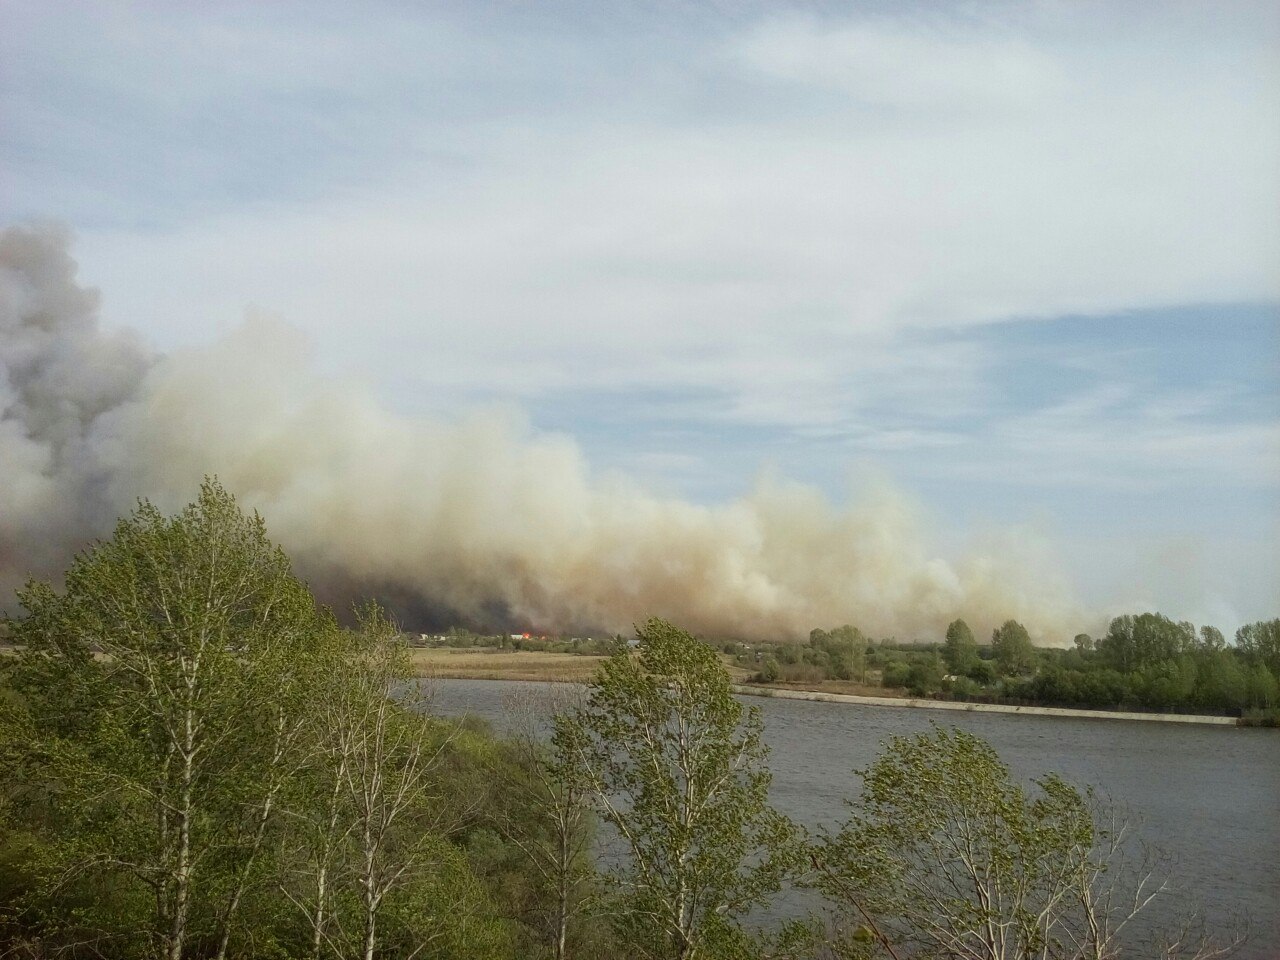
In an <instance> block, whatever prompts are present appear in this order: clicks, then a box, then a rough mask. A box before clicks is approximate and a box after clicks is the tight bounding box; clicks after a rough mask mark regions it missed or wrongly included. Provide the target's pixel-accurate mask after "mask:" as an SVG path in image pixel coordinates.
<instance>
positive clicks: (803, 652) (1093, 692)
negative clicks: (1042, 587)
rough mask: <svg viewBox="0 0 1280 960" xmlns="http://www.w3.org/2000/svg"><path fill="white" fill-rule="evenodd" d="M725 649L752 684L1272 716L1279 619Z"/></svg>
mask: <svg viewBox="0 0 1280 960" xmlns="http://www.w3.org/2000/svg"><path fill="white" fill-rule="evenodd" d="M724 651H725V652H726V653H727V654H728V655H729V656H730V657H732V658H733V660H734V662H736V663H738V664H739V665H742V666H752V665H755V666H756V669H755V673H754V675H753V679H754V680H755V681H756V682H760V683H778V682H784V683H785V682H798V683H808V684H812V683H818V682H821V681H824V680H841V681H855V682H858V683H862V684H867V685H872V686H882V687H885V688H889V689H894V690H905V691H907V692H909V693H911V694H913V695H915V696H926V697H931V696H936V697H944V698H952V699H957V700H971V701H989V702H1001V703H1022V704H1034V705H1041V706H1066V707H1084V708H1111V709H1120V710H1156V711H1177V712H1183V713H1195V712H1199V713H1219V714H1227V715H1234V716H1242V717H1244V718H1246V719H1247V720H1250V721H1252V722H1256V723H1259V724H1272V725H1273V724H1275V723H1276V722H1278V721H1280V619H1275V620H1266V621H1260V622H1257V623H1250V624H1246V625H1244V626H1242V627H1241V628H1240V629H1239V630H1237V631H1236V635H1235V642H1234V643H1228V642H1227V641H1226V639H1225V638H1224V637H1223V635H1222V632H1221V631H1220V630H1218V629H1217V628H1215V627H1211V626H1205V627H1201V628H1200V629H1199V630H1197V629H1196V628H1195V626H1194V625H1193V624H1191V623H1187V622H1176V621H1173V620H1171V619H1170V618H1168V617H1166V616H1164V615H1162V614H1159V613H1142V614H1137V615H1125V616H1120V617H1116V618H1114V619H1113V620H1112V621H1111V623H1110V626H1109V627H1108V630H1107V632H1106V633H1105V634H1104V635H1102V636H1100V637H1098V638H1096V639H1095V638H1093V637H1091V636H1089V635H1088V634H1079V635H1077V636H1076V638H1075V640H1074V642H1073V644H1072V645H1071V646H1070V647H1068V648H1065V649H1060V648H1052V647H1036V646H1034V645H1033V644H1032V642H1031V637H1030V635H1029V634H1028V632H1027V630H1026V628H1025V627H1024V626H1023V625H1022V624H1021V623H1019V622H1018V621H1016V620H1008V621H1006V622H1005V623H1003V624H1002V625H1001V626H999V627H998V628H996V629H995V630H994V631H993V633H992V636H991V640H990V642H989V643H986V644H979V643H978V641H977V639H976V638H975V636H974V634H973V631H972V630H971V629H970V627H969V625H968V624H967V623H965V621H964V620H955V621H953V622H952V623H951V624H950V625H949V626H948V627H947V631H946V635H945V639H944V640H943V641H942V642H941V643H925V644H920V643H913V644H899V643H895V642H893V641H890V640H883V641H880V642H878V643H873V642H872V641H870V640H869V639H868V638H867V637H866V636H864V635H863V633H862V632H861V631H860V630H858V628H857V627H854V626H849V625H846V626H843V627H839V628H835V629H832V630H823V629H815V630H813V631H812V632H811V634H810V638H809V643H808V644H807V645H805V644H771V645H762V646H760V647H758V648H755V649H754V650H753V649H751V648H745V647H744V646H743V645H741V644H737V643H730V644H726V645H724Z"/></svg>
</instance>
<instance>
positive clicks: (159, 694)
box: [0, 481, 515, 960]
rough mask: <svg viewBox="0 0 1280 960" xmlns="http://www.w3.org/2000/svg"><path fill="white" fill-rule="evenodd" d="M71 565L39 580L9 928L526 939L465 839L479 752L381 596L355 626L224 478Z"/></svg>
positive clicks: (226, 952) (264, 952) (86, 934)
mask: <svg viewBox="0 0 1280 960" xmlns="http://www.w3.org/2000/svg"><path fill="white" fill-rule="evenodd" d="M65 583H66V587H65V589H64V590H62V591H56V590H54V589H53V588H52V587H50V586H49V585H47V584H41V583H32V584H29V585H28V587H27V588H26V589H25V590H24V591H23V592H22V594H21V600H22V603H23V605H24V606H25V608H26V610H27V616H26V617H24V618H23V619H21V620H17V621H13V622H12V623H10V624H9V625H8V627H9V629H10V630H11V631H12V634H13V636H14V638H15V639H16V640H17V641H18V642H19V643H21V644H22V647H23V649H22V651H21V653H20V654H18V655H17V656H15V657H11V658H5V662H4V669H5V677H4V680H5V684H4V685H3V686H0V774H3V776H2V777H0V818H2V819H3V821H4V822H3V830H0V837H3V840H0V925H4V927H5V929H4V930H0V933H3V934H5V935H8V936H10V938H11V939H14V940H15V941H16V940H20V939H24V938H25V939H28V940H32V941H35V940H38V941H39V942H40V943H41V944H43V946H42V947H41V949H42V950H45V951H47V952H48V953H49V955H61V953H62V951H63V948H64V947H66V949H67V950H68V951H70V952H69V953H68V955H79V953H78V952H77V951H87V953H86V955H88V954H90V953H91V954H92V955H95V956H108V957H119V958H133V957H138V958H141V957H148V958H150V957H155V956H166V957H169V958H172V960H180V958H183V957H188V956H195V955H199V956H207V957H213V958H220V957H225V956H250V955H251V956H285V955H293V956H302V955H311V956H315V957H317V958H318V957H322V956H323V957H328V956H332V955H333V954H334V953H335V952H341V953H343V954H357V955H359V954H361V953H363V954H365V955H369V954H370V949H372V950H373V951H374V952H376V953H378V954H379V955H382V956H388V957H390V956H396V955H399V956H410V955H415V956H420V957H423V956H425V957H440V958H444V957H450V956H452V957H461V956H466V957H472V956H487V957H509V956H511V955H512V953H513V950H514V947H513V946H512V945H513V944H514V942H515V940H514V936H513V932H512V931H513V929H514V928H513V926H512V923H511V922H510V921H508V920H505V919H503V918H502V917H501V916H500V913H499V911H498V910H497V909H496V907H495V905H494V902H493V901H492V899H491V898H490V893H489V887H488V885H487V881H486V880H485V878H482V877H480V876H478V875H476V874H475V873H474V871H472V869H471V867H470V865H469V864H468V862H467V860H466V857H465V856H464V855H463V853H462V849H463V847H462V843H461V841H462V840H463V839H464V837H463V836H462V835H461V834H460V829H461V824H462V823H463V819H464V818H463V816H462V814H463V813H464V812H465V811H466V810H467V809H468V806H469V805H470V804H471V803H473V802H474V799H475V796H476V795H477V791H476V790H475V789H474V787H475V784H476V783H477V782H479V781H478V780H477V778H476V777H475V776H472V775H469V771H473V770H475V769H476V768H477V763H476V762H475V759H474V756H473V755H472V753H471V752H468V751H469V750H472V748H471V747H468V749H467V750H463V749H462V746H463V744H465V743H466V742H467V739H466V738H465V737H463V736H462V735H460V734H459V733H456V732H453V731H452V730H451V728H448V727H445V726H443V725H440V724H437V723H435V722H434V721H431V720H430V719H429V718H427V717H424V716H422V715H420V714H418V713H414V712H412V711H411V710H410V709H408V707H409V706H410V705H411V703H409V702H408V701H410V700H412V698H411V697H409V695H408V691H410V690H412V689H414V688H413V687H412V686H410V685H408V684H409V681H410V678H411V674H410V672H409V670H408V660H407V656H406V652H405V650H404V647H403V643H402V642H401V638H400V635H399V631H398V630H397V629H396V628H395V627H394V625H393V624H391V623H390V622H389V621H387V620H386V618H385V617H383V616H382V615H381V613H380V611H378V610H377V609H376V608H369V609H367V610H365V611H364V612H362V613H361V615H360V621H361V622H360V629H359V630H356V631H351V632H342V631H339V630H338V629H337V627H336V625H335V624H334V622H333V620H332V618H331V617H330V616H329V615H328V614H327V612H326V611H323V610H321V609H319V608H317V606H316V605H315V603H314V601H313V600H312V597H311V595H310V593H309V591H308V590H307V588H306V586H305V585H304V584H303V583H302V582H301V581H299V580H298V579H297V578H295V577H294V576H293V574H292V572H291V570H290V565H289V561H288V559H287V557H285V555H284V553H283V552H282V551H281V550H280V549H279V548H278V547H276V546H275V545H274V544H272V543H271V542H270V541H269V539H268V538H267V536H266V531H265V527H264V525H263V522H262V520H261V518H259V517H257V516H246V515H245V514H243V513H242V512H241V511H240V510H239V509H238V507H237V506H236V504H235V501H234V499H233V498H232V497H231V496H230V494H228V493H227V492H226V491H225V490H223V489H222V488H221V487H220V486H219V485H218V484H217V483H216V482H215V481H207V482H206V483H205V484H204V485H203V486H202V487H201V490H200V496H199V498H198V500H197V501H196V502H195V503H193V504H192V505H190V506H189V507H187V508H186V509H185V510H183V511H181V512H180V513H179V514H177V515H176V516H174V517H165V516H163V515H161V514H160V513H159V511H157V510H156V509H155V508H154V507H152V506H151V505H149V504H146V503H142V504H140V505H139V507H138V509H137V510H136V511H135V512H134V513H133V515H132V516H130V517H129V518H127V519H125V520H123V521H121V522H120V524H119V525H118V526H117V527H116V530H115V533H114V535H113V537H112V538H111V539H110V540H108V541H104V542H101V543H98V544H95V545H94V546H93V547H92V548H91V549H89V550H88V551H86V552H85V553H83V554H81V555H80V556H79V557H77V558H76V560H75V562H74V563H73V565H72V567H71V569H70V570H69V571H68V572H67V575H66V578H65ZM472 752H473V751H472ZM446 770H447V771H448V773H449V777H448V778H446V777H444V776H443V772H444V771H446ZM458 790H468V791H469V795H466V794H463V793H460V792H457V791H458ZM321 863H322V864H323V870H322V872H323V876H324V877H325V880H326V883H327V886H326V887H325V891H324V894H323V895H322V896H321V897H320V898H319V900H317V899H316V898H315V897H312V896H311V895H310V894H309V892H308V891H309V889H310V887H309V884H312V882H313V881H314V880H315V878H316V876H317V870H318V865H319V864H321ZM371 894H373V895H376V898H377V901H378V902H377V903H376V904H373V906H372V913H371V909H370V906H371V905H370V895H371ZM318 902H323V903H324V905H325V910H326V913H325V915H324V916H325V919H324V920H323V922H322V923H320V924H319V925H318V926H317V925H316V924H314V923H313V922H312V921H313V920H314V919H315V917H316V913H315V909H314V908H315V906H316V904H317V903H318ZM370 915H376V919H377V922H378V925H379V926H378V929H377V930H376V931H375V930H374V929H373V928H372V926H367V925H365V924H364V921H365V919H366V918H367V917H368V916H370ZM313 928H315V929H318V931H319V934H320V935H319V937H318V938H313V937H312V935H311V934H312V931H313ZM366 933H367V934H368V936H365V934H366ZM352 937H354V939H352ZM72 944H78V945H80V946H78V947H75V948H74V949H73V948H72V947H70V946H68V945H72ZM370 945H371V946H370Z"/></svg>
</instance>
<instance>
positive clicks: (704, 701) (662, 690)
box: [572, 619, 792, 960]
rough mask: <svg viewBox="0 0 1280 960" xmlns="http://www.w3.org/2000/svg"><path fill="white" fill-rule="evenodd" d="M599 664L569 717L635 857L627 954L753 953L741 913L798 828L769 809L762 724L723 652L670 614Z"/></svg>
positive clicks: (767, 887)
mask: <svg viewBox="0 0 1280 960" xmlns="http://www.w3.org/2000/svg"><path fill="white" fill-rule="evenodd" d="M638 636H639V641H640V643H639V656H638V658H633V657H631V656H629V655H627V654H623V653H619V654H618V655H616V656H614V657H613V658H612V659H610V660H609V661H608V662H607V663H606V664H605V665H604V666H603V667H602V668H601V671H600V673H599V675H598V677H597V679H596V681H595V682H594V684H593V685H592V687H591V689H590V693H589V697H588V702H587V704H586V705H585V707H583V708H582V709H581V710H579V711H577V712H576V713H575V714H574V715H573V717H572V722H573V724H574V726H575V727H576V728H577V729H578V730H579V731H580V734H581V737H582V743H583V748H582V752H583V757H584V760H585V763H586V766H587V769H588V770H589V771H590V773H591V776H592V778H593V782H594V785H595V788H596V793H597V798H598V800H599V802H600V803H601V806H602V810H603V813H604V816H605V818H606V819H607V820H608V821H609V822H610V823H611V824H612V825H613V826H614V827H615V828H616V829H617V831H618V833H619V834H620V836H621V838H622V840H623V841H624V842H625V844H626V846H627V848H628V850H629V852H630V857H629V863H628V864H627V866H626V867H624V868H622V869H621V870H619V871H617V872H615V873H614V874H612V875H611V880H612V882H613V887H612V889H613V892H614V896H615V898H616V906H615V907H614V908H613V909H611V910H610V914H609V915H610V919H611V921H612V923H613V925H614V927H615V930H616V932H617V935H618V937H619V939H620V941H621V942H622V944H623V945H625V947H626V951H627V955H629V956H637V957H653V958H671V957H674V958H681V960H693V958H702V957H707V958H710V957H736V956H753V955H754V953H753V952H752V947H751V937H750V936H749V934H748V933H747V932H746V931H745V930H744V929H743V928H742V927H741V926H740V924H739V920H740V919H741V918H742V917H743V916H745V915H746V914H747V913H748V911H749V910H751V908H752V907H754V906H758V905H760V904H763V903H765V902H766V901H767V900H768V898H769V897H770V896H771V895H772V894H773V893H775V892H776V891H777V890H778V889H779V888H780V886H781V883H782V880H783V879H784V877H785V875H786V872H787V869H788V866H789V859H788V857H789V854H790V852H791V847H790V844H789V841H790V839H791V836H792V828H791V826H790V824H789V823H788V822H787V821H786V820H785V819H784V818H783V817H782V816H781V815H779V814H777V813H776V812H774V811H773V810H772V809H771V808H770V807H769V805H768V802H767V792H768V787H769V781H770V776H769V772H768V769H767V767H766V766H765V761H766V756H767V750H766V748H765V746H764V744H763V743H762V741H761V721H760V716H759V713H758V712H757V711H756V710H755V709H754V708H752V709H747V708H744V707H743V705H742V704H741V703H739V702H738V701H737V700H736V699H735V698H734V697H733V694H732V689H731V687H730V683H729V677H728V674H727V673H726V672H725V670H724V668H723V667H722V666H721V664H720V662H719V659H718V658H717V656H716V652H715V650H713V649H712V648H711V647H710V646H708V645H707V644H705V643H702V642H701V641H699V640H696V639H695V638H694V637H692V636H691V635H689V634H688V633H686V632H685V631H683V630H680V629H679V628H677V627H675V626H672V625H671V624H669V623H667V622H665V621H663V620H656V619H655V620H649V621H648V622H646V623H645V624H644V626H643V627H641V628H640V629H639V630H638Z"/></svg>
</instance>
